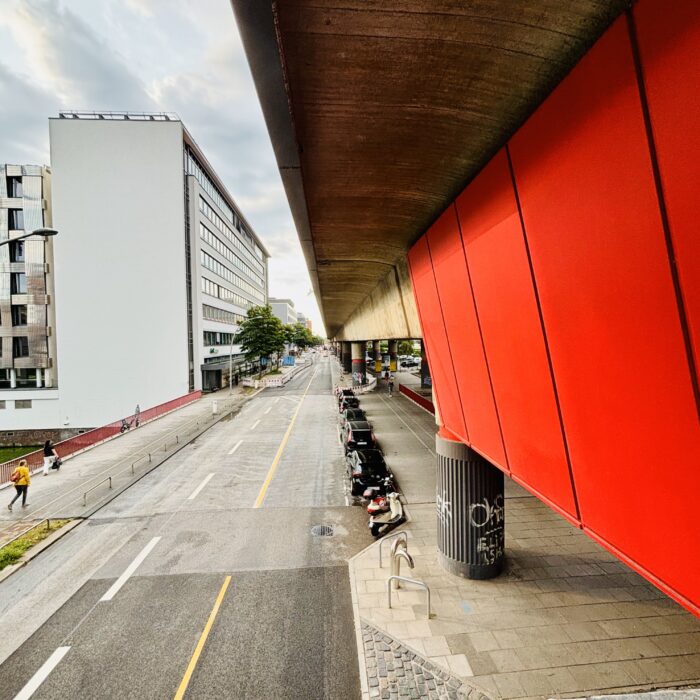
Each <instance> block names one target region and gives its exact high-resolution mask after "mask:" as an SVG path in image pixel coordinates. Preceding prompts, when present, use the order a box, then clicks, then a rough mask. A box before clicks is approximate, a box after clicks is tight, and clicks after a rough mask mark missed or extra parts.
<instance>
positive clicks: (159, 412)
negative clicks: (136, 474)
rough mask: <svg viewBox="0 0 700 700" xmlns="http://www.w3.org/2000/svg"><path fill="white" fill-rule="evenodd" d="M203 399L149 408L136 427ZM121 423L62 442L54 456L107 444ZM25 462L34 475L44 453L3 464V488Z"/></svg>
mask: <svg viewBox="0 0 700 700" xmlns="http://www.w3.org/2000/svg"><path fill="white" fill-rule="evenodd" d="M201 395H202V392H201V391H193V392H191V393H189V394H186V395H185V396H179V397H178V398H176V399H173V400H172V401H167V402H166V403H163V404H160V405H158V406H154V407H152V408H148V409H146V410H144V411H141V413H140V414H139V425H144V424H145V423H149V422H150V421H152V420H155V419H156V418H160V417H162V416H164V415H165V414H166V413H170V412H171V411H174V410H176V409H178V408H182V407H183V406H186V405H188V404H190V403H192V402H193V401H196V400H197V399H199V398H200V397H201ZM135 418H136V416H135V415H132V416H128V417H127V418H126V420H127V421H130V422H133V421H134V419H135ZM121 426H122V421H121V420H117V421H114V423H109V424H108V425H103V426H101V427H100V428H94V429H93V430H88V431H86V432H84V433H81V434H80V435H76V436H74V437H72V438H68V439H67V440H62V441H61V442H59V443H57V444H56V445H54V448H55V449H56V452H57V453H58V454H59V455H60V457H61V459H66V458H68V457H71V456H73V455H75V454H77V453H78V452H82V451H83V450H86V449H88V448H90V447H94V446H95V445H98V444H100V443H102V442H104V441H105V440H109V439H111V438H113V437H115V436H117V435H119V434H120V432H121ZM23 459H26V460H27V466H28V467H29V471H30V472H32V473H34V472H36V471H38V470H39V469H40V468H41V467H42V465H43V461H44V451H43V449H40V450H35V451H34V452H30V453H29V454H26V455H23V456H22V457H17V458H15V459H12V460H10V461H9V462H4V463H3V464H0V484H4V483H6V482H8V481H9V480H10V475H11V474H12V472H13V471H14V470H15V469H16V468H17V466H18V465H19V463H20V460H23Z"/></svg>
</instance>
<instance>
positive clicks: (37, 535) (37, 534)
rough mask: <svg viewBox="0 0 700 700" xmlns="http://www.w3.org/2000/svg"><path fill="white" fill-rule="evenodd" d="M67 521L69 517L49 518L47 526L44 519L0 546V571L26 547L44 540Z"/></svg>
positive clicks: (15, 559) (28, 547)
mask: <svg viewBox="0 0 700 700" xmlns="http://www.w3.org/2000/svg"><path fill="white" fill-rule="evenodd" d="M69 522H70V518H68V519H66V520H50V521H49V525H48V527H47V525H46V521H42V522H40V523H39V524H38V525H36V527H34V528H32V529H31V530H30V531H29V532H27V534H26V535H22V537H19V538H18V539H16V540H15V541H14V542H11V543H10V544H6V545H5V546H4V547H0V571H2V570H3V569H4V568H5V567H6V566H10V564H14V563H15V562H16V561H17V560H18V559H19V558H20V557H21V556H22V555H23V554H24V553H25V552H26V551H27V550H28V549H31V548H32V547H33V546H34V545H35V544H38V543H39V542H41V541H42V540H45V539H46V538H47V537H48V536H49V535H50V534H51V533H52V532H55V531H56V530H60V529H61V528H62V527H63V526H64V525H65V524H66V523H69Z"/></svg>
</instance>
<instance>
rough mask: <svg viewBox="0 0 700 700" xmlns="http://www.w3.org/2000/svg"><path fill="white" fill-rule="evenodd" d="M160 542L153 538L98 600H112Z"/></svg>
mask: <svg viewBox="0 0 700 700" xmlns="http://www.w3.org/2000/svg"><path fill="white" fill-rule="evenodd" d="M158 542H160V537H154V538H153V539H152V540H151V541H150V542H149V543H148V544H147V545H146V546H145V547H144V548H143V549H142V550H141V551H140V552H139V554H138V555H137V557H136V559H134V561H132V562H131V564H129V566H127V567H126V571H124V573H123V574H122V575H121V576H120V577H119V578H118V579H117V580H116V581H115V582H114V583H113V584H112V586H111V588H110V589H109V590H108V591H107V592H106V593H105V594H104V595H103V596H102V597H101V598H100V600H112V598H114V596H115V595H117V593H118V592H119V589H120V588H121V587H122V586H123V585H124V584H125V583H126V582H127V581H128V580H129V578H130V577H131V576H132V575H133V573H134V571H136V569H138V568H139V566H141V562H142V561H143V560H144V559H145V558H146V557H147V556H148V555H149V554H150V553H151V550H152V549H153V548H154V547H155V546H156V545H157V544H158Z"/></svg>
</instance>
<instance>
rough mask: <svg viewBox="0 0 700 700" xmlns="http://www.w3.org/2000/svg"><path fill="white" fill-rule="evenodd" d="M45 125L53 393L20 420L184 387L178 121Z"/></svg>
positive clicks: (85, 411)
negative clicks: (52, 272) (50, 176)
mask: <svg viewBox="0 0 700 700" xmlns="http://www.w3.org/2000/svg"><path fill="white" fill-rule="evenodd" d="M49 124H50V138H51V162H52V167H53V173H54V182H53V221H54V225H55V227H56V228H57V229H58V230H59V231H60V234H59V237H58V239H57V240H56V245H55V250H54V255H55V268H56V276H55V286H56V317H57V318H56V330H57V341H58V369H59V374H58V387H59V394H60V398H59V400H58V402H57V404H58V405H57V406H56V407H55V408H51V409H48V412H47V413H46V415H41V414H40V412H38V411H37V412H34V411H26V412H24V413H25V414H27V415H25V416H23V418H24V420H23V427H25V428H30V427H53V426H56V425H58V426H61V427H63V426H65V427H73V426H80V427H83V426H95V425H101V424H104V423H108V422H110V421H113V420H115V419H117V418H119V417H121V416H124V415H127V414H129V413H131V412H132V411H133V409H134V407H135V406H136V404H137V403H139V404H140V405H141V407H142V408H146V407H148V406H154V405H156V404H160V403H163V402H165V401H168V400H170V399H173V398H175V397H177V396H181V395H184V394H186V393H187V392H188V371H187V319H186V295H185V247H184V241H185V238H184V236H185V234H184V204H183V187H184V182H183V160H182V149H183V146H182V125H181V124H180V123H179V122H147V121H144V122H140V121H114V122H112V121H108V120H85V119H75V120H73V119H52V120H50V122H49ZM46 403H48V402H46ZM29 414H32V415H31V416H30V415H29Z"/></svg>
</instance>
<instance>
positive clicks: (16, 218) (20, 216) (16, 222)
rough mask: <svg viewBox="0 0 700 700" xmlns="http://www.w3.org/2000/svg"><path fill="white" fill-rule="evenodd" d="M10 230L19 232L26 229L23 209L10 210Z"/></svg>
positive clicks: (8, 223)
mask: <svg viewBox="0 0 700 700" xmlns="http://www.w3.org/2000/svg"><path fill="white" fill-rule="evenodd" d="M7 211H8V213H9V218H8V222H7V225H8V228H9V229H10V230H11V231H12V230H18V229H23V228H24V212H23V211H22V210H21V209H8V210H7Z"/></svg>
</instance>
